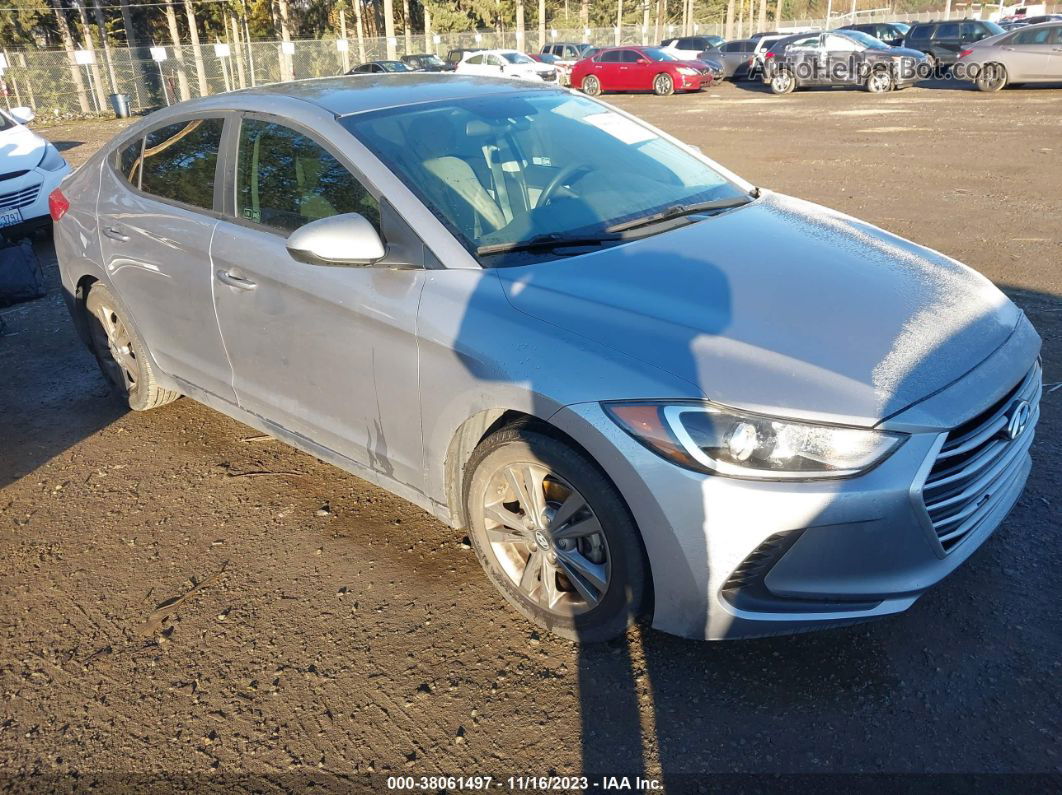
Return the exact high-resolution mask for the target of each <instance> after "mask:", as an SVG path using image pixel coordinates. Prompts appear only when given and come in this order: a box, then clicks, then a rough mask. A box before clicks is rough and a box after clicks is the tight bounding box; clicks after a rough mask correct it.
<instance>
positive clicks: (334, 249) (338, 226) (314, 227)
mask: <svg viewBox="0 0 1062 795" xmlns="http://www.w3.org/2000/svg"><path fill="white" fill-rule="evenodd" d="M287 249H288V252H289V253H290V254H291V256H292V257H294V258H295V259H297V260H298V261H299V262H306V263H309V264H311V265H339V266H344V265H372V264H373V263H374V262H376V261H377V260H380V259H383V256H384V253H385V251H384V245H383V241H382V240H380V235H379V234H378V233H377V232H376V229H375V228H374V227H373V225H372V224H371V223H370V222H369V221H368V219H366V218H365V216H363V215H361V214H360V213H343V214H342V215H333V216H331V217H329V218H322V219H320V220H318V221H312V222H310V223H308V224H306V225H305V226H300V227H299V228H298V229H296V230H295V231H294V232H292V233H291V234H290V235H288V242H287Z"/></svg>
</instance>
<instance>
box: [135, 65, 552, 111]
mask: <svg viewBox="0 0 1062 795" xmlns="http://www.w3.org/2000/svg"><path fill="white" fill-rule="evenodd" d="M543 90H545V91H558V90H560V89H558V88H557V87H556V86H554V85H552V84H549V83H530V82H528V83H525V82H522V81H520V82H514V81H513V80H511V79H508V78H502V77H479V76H475V75H456V74H449V73H435V72H398V73H394V72H391V73H386V74H373V73H367V74H360V75H358V76H357V77H353V76H351V77H347V76H342V77H318V78H311V79H308V80H295V81H291V82H287V83H270V84H268V85H262V86H256V87H254V88H245V89H241V90H240V91H230V92H226V93H223V94H215V95H213V96H209V97H203V98H201V99H193V100H189V101H187V102H181V103H179V104H178V105H174V106H172V110H175V111H176V110H181V111H185V112H187V111H192V112H194V111H198V110H233V109H239V107H240V106H241V105H244V104H248V103H247V102H245V101H244V100H253V99H255V98H259V99H266V100H269V101H270V103H272V104H275V106H276V107H277V111H276V112H278V113H283V110H282V105H281V104H280V102H279V100H283V99H288V100H291V101H292V103H291V105H289V109H290V110H291V111H292V112H293V113H297V112H298V110H297V109H298V104H299V103H309V104H311V105H316V106H317V107H319V108H322V109H324V110H325V111H327V112H328V113H331V114H333V115H335V116H346V115H349V114H351V113H363V112H365V111H371V110H382V109H384V108H393V107H396V106H399V105H412V104H416V103H421V102H436V101H445V100H455V99H471V98H474V97H476V98H478V97H483V96H488V95H491V94H512V93H514V92H526V91H543ZM255 104H257V103H255ZM285 104H286V103H285ZM161 112H164V111H160V113H161ZM151 115H152V116H154V115H155V114H151Z"/></svg>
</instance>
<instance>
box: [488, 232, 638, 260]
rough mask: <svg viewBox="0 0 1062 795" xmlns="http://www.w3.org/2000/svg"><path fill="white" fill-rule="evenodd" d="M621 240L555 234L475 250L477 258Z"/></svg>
mask: <svg viewBox="0 0 1062 795" xmlns="http://www.w3.org/2000/svg"><path fill="white" fill-rule="evenodd" d="M619 240H623V237H622V236H621V235H579V236H573V237H565V236H564V235H561V234H558V233H556V232H550V233H549V234H545V235H535V236H534V237H531V238H528V239H527V240H514V241H512V242H510V243H490V244H488V245H486V246H480V247H479V248H477V249H476V254H477V255H478V256H483V255H485V254H502V253H504V252H507V251H534V250H536V249H551V248H564V247H566V246H572V247H575V246H600V245H601V244H603V243H613V242H616V241H619Z"/></svg>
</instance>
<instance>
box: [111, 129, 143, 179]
mask: <svg viewBox="0 0 1062 795" xmlns="http://www.w3.org/2000/svg"><path fill="white" fill-rule="evenodd" d="M143 147H144V139H143V138H137V139H136V140H135V141H133V142H132V143H129V144H126V145H125V146H123V147H122V148H121V149H119V150H118V159H117V162H116V163H115V167H116V168H117V169H118V172H119V173H120V174H121V175H122V176H123V177H125V178H126V180H128V182H129V184H130V185H133V186H134V187H137V188H139V187H140V156H141V154H142V152H143Z"/></svg>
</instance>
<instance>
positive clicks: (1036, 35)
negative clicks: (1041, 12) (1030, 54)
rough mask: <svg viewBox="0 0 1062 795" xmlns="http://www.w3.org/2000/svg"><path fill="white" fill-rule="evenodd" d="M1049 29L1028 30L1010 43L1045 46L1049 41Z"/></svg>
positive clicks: (1050, 31)
mask: <svg viewBox="0 0 1062 795" xmlns="http://www.w3.org/2000/svg"><path fill="white" fill-rule="evenodd" d="M1051 33H1052V30H1051V28H1030V29H1028V30H1023V31H1022V32H1021V33H1019V34H1018V35H1017V36H1015V37H1014V38H1013V39H1011V41H1012V42H1013V43H1014V44H1047V43H1048V42H1049V41H1050V40H1051Z"/></svg>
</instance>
